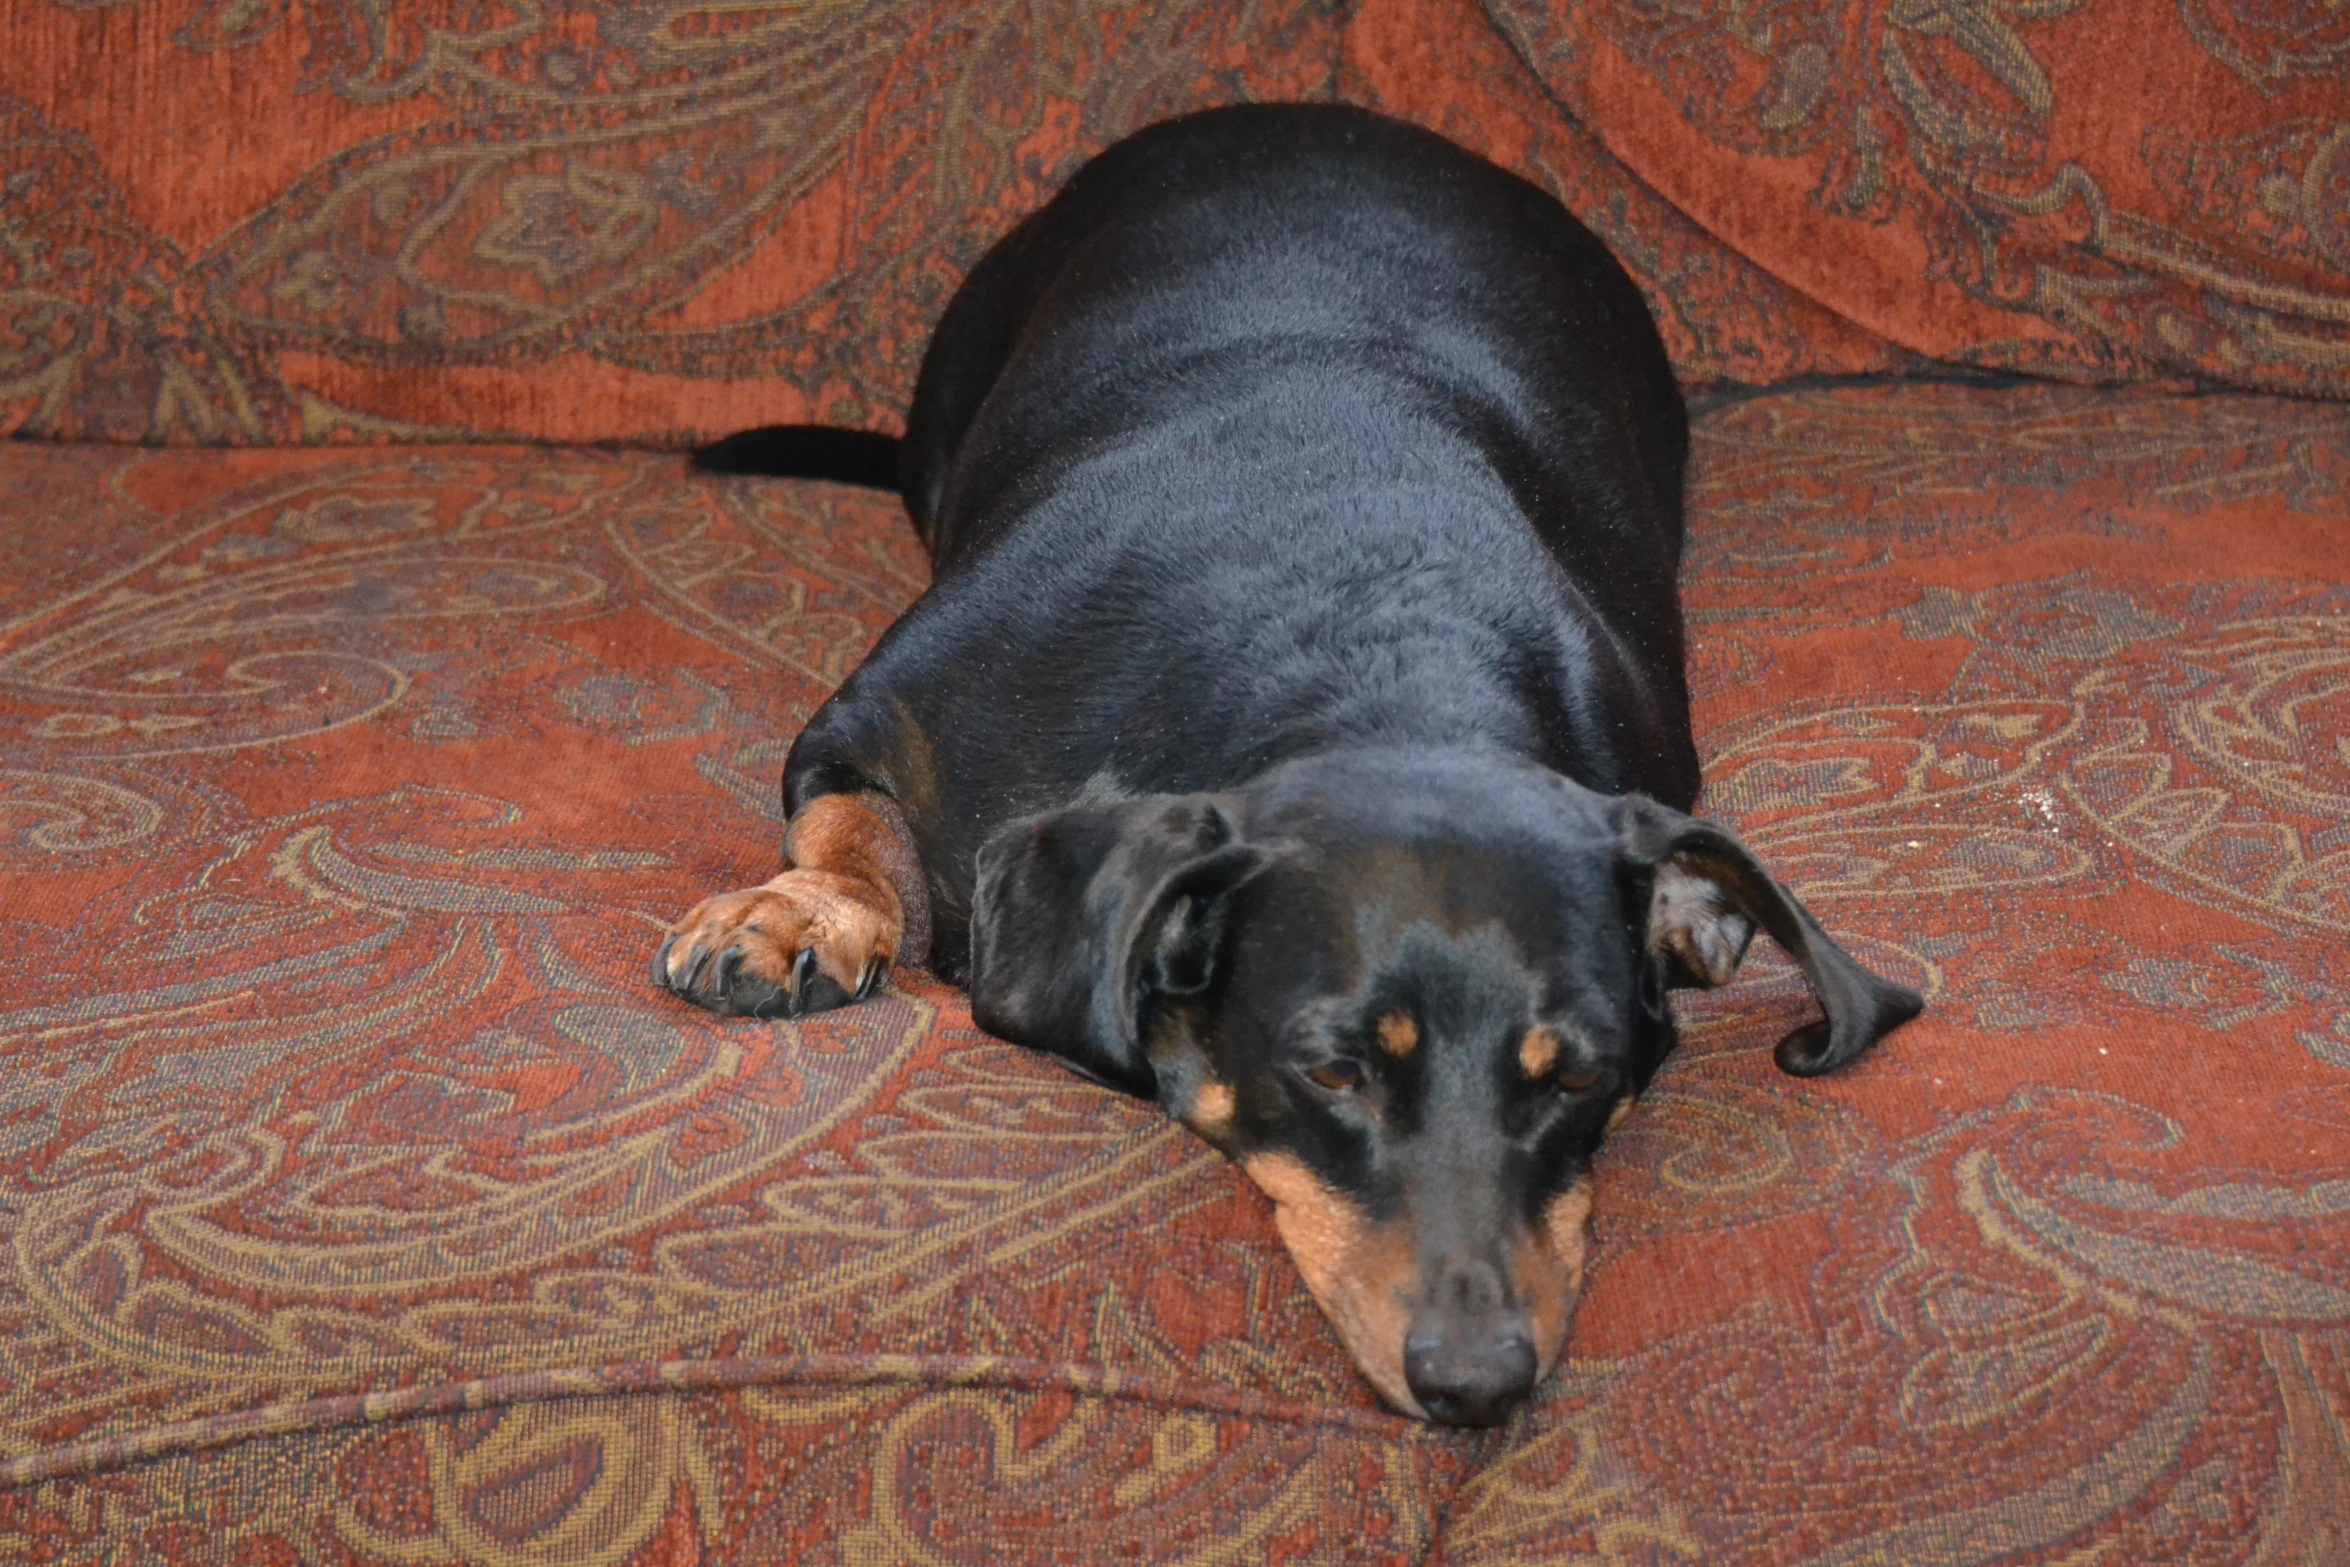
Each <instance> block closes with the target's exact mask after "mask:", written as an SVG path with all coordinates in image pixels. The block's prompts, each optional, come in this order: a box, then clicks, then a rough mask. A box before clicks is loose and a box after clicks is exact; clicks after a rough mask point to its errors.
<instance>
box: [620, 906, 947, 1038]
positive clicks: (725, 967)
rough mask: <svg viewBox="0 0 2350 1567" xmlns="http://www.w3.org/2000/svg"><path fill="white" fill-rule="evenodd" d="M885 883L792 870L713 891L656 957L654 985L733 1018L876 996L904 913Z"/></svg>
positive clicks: (797, 1013)
mask: <svg viewBox="0 0 2350 1567" xmlns="http://www.w3.org/2000/svg"><path fill="white" fill-rule="evenodd" d="M897 902H898V900H897V897H896V895H895V894H894V893H892V892H890V891H889V890H888V889H887V888H877V887H875V886H873V885H872V884H871V883H868V882H864V881H860V880H857V879H854V878H851V877H847V876H836V875H833V874H832V873H831V872H829V871H815V870H793V871H785V872H784V873H783V874H782V875H781V876H778V877H776V878H775V880H773V881H771V882H769V883H768V884H767V885H766V886H764V887H752V888H749V889H747V890H745V891H742V892H722V893H720V894H719V895H718V896H717V897H715V898H705V899H703V900H702V901H701V902H700V903H698V904H696V905H695V906H694V907H693V909H692V910H691V911H690V912H689V913H688V914H687V915H686V916H685V918H683V919H681V920H679V921H678V922H677V923H676V924H675V925H674V926H672V927H671V934H670V936H669V939H668V940H666V941H664V942H662V943H661V950H660V951H658V952H656V953H654V954H653V982H654V983H655V984H657V985H659V986H661V987H662V988H663V989H665V990H670V991H674V992H675V993H676V994H678V995H680V996H683V997H684V998H685V999H686V1000H688V1001H690V1002H692V1003H693V1004H694V1005H696V1006H699V1007H707V1008H709V1009H710V1010H711V1011H713V1012H717V1013H721V1014H724V1015H727V1016H732V1017H801V1016H804V1015H805V1014H807V1013H810V1012H822V1011H825V1010H827V1009H829V1008H832V1007H843V1006H847V1005H848V1004H849V1003H850V1002H852V1001H862V1000H864V999H865V998H866V997H867V996H869V995H871V994H873V992H874V990H875V989H876V988H877V987H879V985H880V984H881V982H882V980H883V979H885V978H886V977H887V976H888V974H889V968H890V965H891V964H892V963H893V962H895V961H896V959H897V951H898V938H899V936H900V935H901V934H902V932H903V926H904V919H903V917H902V915H901V914H900V913H899V910H898V907H897Z"/></svg>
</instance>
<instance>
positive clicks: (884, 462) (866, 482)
mask: <svg viewBox="0 0 2350 1567" xmlns="http://www.w3.org/2000/svg"><path fill="white" fill-rule="evenodd" d="M899 445H900V442H899V441H898V439H897V437H895V436H892V435H876V434H874V433H873V432H872V431H871V430H842V429H836V428H834V427H833V426H831V425H828V424H770V425H765V426H762V427H761V428H759V429H756V430H744V431H741V432H739V433H737V434H734V435H729V436H726V437H724V438H722V439H720V440H716V441H712V442H711V443H710V444H709V445H707V446H705V447H703V448H702V449H701V450H699V451H697V452H695V453H694V466H695V467H697V468H700V469H702V470H703V471H704V472H706V473H760V474H767V475H770V476H772V477H774V478H778V479H830V480H831V481H832V482H833V483H835V484H861V485H863V486H865V487H866V488H867V489H872V490H888V491H890V492H891V493H892V494H895V493H897V491H898V488H899V481H898V448H899Z"/></svg>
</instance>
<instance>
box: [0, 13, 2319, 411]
mask: <svg viewBox="0 0 2350 1567" xmlns="http://www.w3.org/2000/svg"><path fill="white" fill-rule="evenodd" d="M2343 14H2344V13H2343V11H2342V9H2341V7H2340V6H2338V5H2336V4H2334V3H2333V0H2258V3H2251V0H2247V3H2245V4H2242V5H2236V6H2234V7H2233V8H2231V7H2229V6H2224V5H2222V4H2220V3H2219V0H2178V4H2177V5H2176V6H2157V7H2148V6H2143V5H2134V4H2130V3H2128V0H2035V3H2032V4H2007V3H2005V0H1949V3H1946V4H1934V3H1925V0H1866V3H1863V4H1852V5H1844V4H1833V5H1832V4H1828V3H1825V0H1796V3H1789V4H1781V5H1775V6H1773V7H1771V8H1770V10H1769V14H1768V16H1767V17H1765V16H1762V15H1761V14H1760V13H1756V12H1754V11H1753V10H1752V8H1751V7H1747V6H1742V5H1725V4H1718V3H1711V0H1709V3H1705V4H1699V5H1694V6H1684V7H1675V8H1669V9H1660V8H1657V7H1654V6H1646V5H1635V4H1624V3H1616V0H1610V3H1605V4H1598V5H1590V6H1584V5H1565V4H1558V5H1550V4H1544V3H1537V0H1489V3H1486V4H1483V5H1477V4H1472V3H1471V0H1356V3H1353V4H1340V3H1336V0H1176V3H1173V4H1143V3H1141V0H1116V3H1103V4H1086V5H1080V4H1075V3H1068V0H1056V3H1054V4H1049V5H1040V6H1025V5H1015V4H1010V3H1007V0H954V3H941V0H848V3H843V4H834V5H823V6H802V5H790V6H787V5H775V6H750V7H738V6H732V5H727V6H717V7H711V6H706V5H703V4H701V3H699V0H645V3H643V4H630V5H625V6H623V5H611V4H603V3H599V0H560V3H550V4H545V5H535V4H534V5H529V6H505V5H485V4H476V3H473V0H421V3H415V4H402V5H398V6H384V5H377V4H372V3H363V0H304V3H302V4H299V5H295V4H290V3H287V0H115V3H105V4H100V3H94V0H23V3H20V4H17V5H14V6H11V7H8V8H6V9H5V10H0V234H4V235H5V236H6V238H5V242H4V243H0V429H7V430H15V431H22V432H27V433H33V434H41V435H50V436H59V437H69V438H81V439H102V440H122V441H148V442H158V443H192V444H204V445H262V444H273V443H274V444H292V443H301V444H318V443H326V442H361V443H378V444H380V443H387V442H399V441H457V440H485V439H488V440H499V439H538V440H565V441H599V440H617V441H626V442H631V443H638V444H654V445H678V444H685V443H688V442H691V441H693V440H697V439H704V438H708V437H710V436H713V435H716V434H720V433H723V432H725V431H727V430H730V429H734V428H739V427H740V426H742V425H743V424H745V423H750V422H759V421H770V420H785V419H821V420H825V421H828V422H833V423H849V424H860V425H868V426H871V427H874V428H879V429H894V428H896V426H897V423H898V421H899V419H900V418H901V417H902V415H903V412H904V408H905V403H906V398H907V395H908V391H909V388H910V386H911V384H912V379H913V375H914V371H915V367H916V365H917V364H918V362H919V358H920V354H921V349H922V345H923V342H924V341H925V338H926V336H927V334H928V331H929V327H930V324H931V323H932V322H933V321H935V320H936V319H937V316H938V314H939V312H940V311H941V310H942V309H943V308H944V307H945V302H946V300H947V298H948V297H949V295H950V294H951V292H952V290H953V288H954V286H955V284H956V282H957V281H958V280H959V279H960V278H961V276H962V274H963V271H964V270H965V269H966V268H967V267H968V266H969V265H970V264H971V262H972V261H973V260H974V259H975V258H976V257H977V256H978V255H979V254H980V253H981V251H982V250H983V249H984V248H985V247H986V245H987V244H988V243H989V242H990V241H992V240H993V239H994V238H996V237H997V236H998V235H1000V234H1002V233H1003V232H1004V231H1005V230H1006V229H1007V228H1009V227H1010V226H1011V224H1012V223H1013V222H1014V221H1015V220H1017V219H1018V218H1019V217H1020V216H1022V215H1024V214H1025V213H1027V212H1028V211H1030V210H1032V209H1033V208H1035V207H1036V206H1037V205H1038V204H1040V203H1041V202H1042V201H1043V200H1044V199H1045V198H1046V196H1047V195H1049V194H1050V192H1051V191H1052V190H1053V189H1054V188H1056V186H1057V185H1058V184H1059V182H1060V181H1061V180H1062V179H1063V178H1065V177H1066V176H1067V174H1068V173H1069V172H1070V171H1071V170H1073V169H1074V168H1075V167H1076V166H1077V165H1078V164H1079V163H1080V162H1081V161H1082V160H1083V159H1084V158H1085V157H1086V156H1087V155H1088V154H1090V153H1091V152H1093V151H1096V150H1098V149H1099V148H1101V147H1103V146H1106V145H1107V144H1108V143H1110V142H1112V141H1115V140H1117V139H1118V138H1119V137H1121V136H1123V135H1125V134H1127V133H1128V132H1130V131H1133V130H1135V129H1137V128H1139V127H1141V126H1143V125H1145V124H1148V123H1150V122H1151V121H1153V120H1157V119H1161V118H1164V117H1167V116H1169V115H1172V114H1176V113H1180V112H1182V111H1185V110H1188V109H1195V108H1201V107H1205V106H1207V105H1210V104H1216V103H1225V102H1231V101H1234V100H1238V99H1268V98H1270V99H1290V98H1318V97H1328V96H1333V95H1337V96H1345V97H1349V98H1356V99H1360V100H1362V101H1365V102H1369V103H1373V104H1376V105H1379V106H1382V107H1385V108H1387V109H1389V110H1391V111H1393V112H1396V113H1399V114H1403V115H1407V116H1410V117H1412V118H1416V119H1419V120H1422V121H1424V122H1426V123H1428V124H1430V125H1433V126H1435V127H1437V128H1438V129H1440V130H1443V131H1445V132H1446V133H1447V134H1450V135H1453V136H1454V137H1456V138H1457V139H1459V140H1461V141H1463V142H1466V143H1467V144H1469V145H1471V146H1474V147H1476V148H1478V149H1479V150H1481V151H1486V152H1489V153H1491V154H1492V155H1494V156H1496V157H1498V158H1500V159H1501V160H1502V161H1504V162H1506V163H1509V164H1510V165H1511V166H1513V167H1516V168H1518V169H1520V170H1522V171H1523V172H1525V173H1526V174H1528V175H1529V177H1531V178H1533V179H1535V180H1536V181H1537V182H1538V183H1541V184H1543V185H1545V186H1546V187H1548V188H1550V189H1552V190H1554V191H1556V192H1557V193H1559V194H1560V195H1561V197H1562V198H1564V199H1565V200H1566V201H1567V202H1568V204H1569V205H1571V206H1573V207H1574V208H1575V209H1576V211H1577V212H1579V213H1580V214H1582V215H1583V216H1584V217H1585V218H1586V220H1588V221H1589V222H1591V223H1592V224H1593V226H1594V227H1596V228H1597V229H1598V230H1599V231H1600V232H1601V233H1602V234H1603V235H1605V236H1606V237H1607V238H1608V240H1609V241H1610V243H1611V244H1612V245H1613V246H1614V247H1615V249H1616V250H1617V252H1618V253H1619V254H1620V255H1621V256H1622V257H1623V258H1624V260H1625V262H1626V264H1627V265H1628V266H1629V267H1630V268H1631V269H1632V271H1633V273H1634V274H1635V276H1637V277H1638V278H1639V279H1640V281H1641V283H1642V285H1643V287H1644V288H1645V289H1646V290H1647V291H1648V294H1649V297H1650V299H1651V301H1652V303H1653V304H1654V305H1655V307H1656V310H1657V312H1658V314H1659V316H1660V318H1661V319H1662V320H1663V322H1664V324H1665V328H1666V334H1667V338H1668V341H1669V343H1670V345H1671V347H1672V349H1673V352H1674V355H1675V357H1676V360H1677V362H1678V364H1679V366H1680V368H1681V371H1682V374H1683V376H1684V378H1685V379H1686V380H1688V381H1690V382H1692V383H1700V384H1702V383H1712V382H1718V381H1732V382H1745V383H1753V384H1770V383H1776V382H1781V381H1786V380H1789V379H1794V378H1798V377H1802V376H1805V375H1812V374H1838V373H1851V372H1855V371H1887V370H1910V369H1915V368H1918V367H1919V366H1920V365H1921V364H1922V363H1924V362H1926V361H1939V362H1942V363H1944V364H1947V365H1952V366H1961V367H1981V368H1991V369H2013V370H2024V371H2030V372H2035V373H2042V374H2047V375H2052V376H2060V377H2065V378H2069V379H2076V380H2098V381H2132V380H2145V379H2160V380H2173V381H2175V380H2178V379H2180V378H2194V379H2197V380H2208V381H2215V382H2219V383H2224V384H2231V385H2237V386H2244V387H2253V388H2260V389H2267V390H2282V391H2290V392H2296V393H2305V394H2314V395H2320V396H2333V397H2339V396H2342V395H2345V394H2346V393H2350V53H2346V52H2345V51H2350V23H2346V22H2345V21H2344V20H2343Z"/></svg>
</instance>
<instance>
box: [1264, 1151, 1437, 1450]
mask: <svg viewBox="0 0 2350 1567" xmlns="http://www.w3.org/2000/svg"><path fill="white" fill-rule="evenodd" d="M1240 1167H1241V1168H1242V1169H1243V1170H1244V1171H1246V1172H1247V1173H1248V1177H1249V1179H1250V1180H1252V1181H1254V1182H1256V1183H1257V1187H1258V1189H1259V1190H1260V1191H1262V1192H1263V1193H1264V1194H1265V1195H1266V1196H1268V1197H1270V1198H1272V1199H1273V1224H1274V1227H1275V1228H1276V1229H1278V1230H1279V1231H1280V1232H1281V1242H1282V1244H1283V1245H1285V1246H1287V1247H1288V1248H1289V1254H1290V1256H1291V1257H1293V1258H1295V1259H1296V1260H1297V1271H1298V1273H1299V1275H1300V1276H1301V1277H1303V1278H1304V1279H1305V1281H1306V1289H1307V1290H1308V1291H1309V1292H1311V1293H1312V1295H1313V1297H1314V1303H1315V1304H1316V1305H1318V1306H1320V1307H1321V1308H1322V1314H1323V1315H1324V1316H1326V1317H1328V1318H1329V1319H1330V1325H1331V1326H1332V1327H1334V1328H1336V1329H1337V1330H1338V1337H1339V1339H1340V1341H1341V1342H1343V1343H1344V1344H1345V1345H1346V1349H1347V1353H1348V1354H1350V1355H1352V1356H1353V1357H1354V1361H1355V1364H1356V1365H1357V1366H1358V1367H1360V1368H1361V1369H1362V1373H1363V1375H1364V1376H1365V1377H1366V1378H1368V1379H1369V1381H1370V1383H1371V1385H1372V1386H1373V1387H1374V1388H1377V1389H1378V1390H1379V1395H1380V1397H1382V1398H1384V1399H1386V1400H1387V1401H1388V1402H1389V1403H1390V1404H1393V1405H1394V1406H1395V1407H1396V1408H1398V1409H1400V1410H1402V1411H1404V1412H1405V1413H1406V1414H1409V1415H1415V1416H1418V1417H1419V1418H1421V1419H1426V1418H1427V1411H1425V1410H1423V1409H1422V1408H1421V1407H1420V1405H1419V1402H1418V1400H1416V1399H1414V1398H1413V1397H1412V1389H1411V1384H1410V1382H1409V1381H1407V1380H1406V1379H1405V1377H1404V1372H1403V1341H1404V1335H1405V1334H1406V1333H1408V1332H1409V1331H1410V1330H1411V1310H1410V1308H1409V1307H1408V1306H1407V1305H1406V1304H1405V1301H1406V1299H1407V1298H1408V1293H1409V1291H1410V1288H1411V1285H1412V1282H1413V1277H1414V1264H1413V1260H1412V1245H1411V1236H1410V1235H1409V1234H1406V1233H1404V1231H1403V1229H1402V1227H1401V1226H1397V1225H1383V1226H1373V1225H1372V1224H1370V1223H1369V1221H1368V1220H1367V1219H1365V1217H1364V1216H1363V1212H1362V1210H1361V1209H1359V1208H1357V1207H1356V1206H1355V1205H1354V1204H1353V1203H1351V1202H1349V1201H1347V1200H1346V1199H1345V1198H1344V1197H1341V1196H1340V1195H1338V1194H1337V1193H1336V1192H1334V1191H1332V1190H1330V1188H1329V1187H1327V1186H1324V1185H1323V1184H1322V1183H1321V1181H1320V1180H1318V1179H1317V1178H1316V1177H1315V1175H1314V1173H1313V1172H1312V1171H1311V1170H1308V1169H1307V1168H1306V1167H1305V1166H1304V1165H1303V1164H1301V1163H1300V1162H1298V1160H1297V1159H1295V1158H1294V1157H1292V1156H1291V1155H1289V1154H1281V1153H1268V1154H1252V1155H1250V1156H1249V1157H1247V1158H1245V1159H1243V1160H1241V1161H1240Z"/></svg>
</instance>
